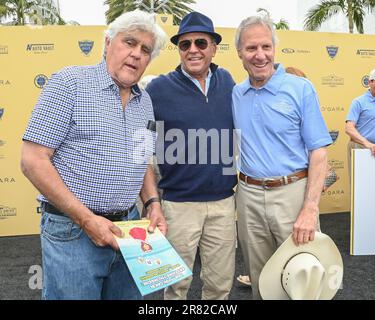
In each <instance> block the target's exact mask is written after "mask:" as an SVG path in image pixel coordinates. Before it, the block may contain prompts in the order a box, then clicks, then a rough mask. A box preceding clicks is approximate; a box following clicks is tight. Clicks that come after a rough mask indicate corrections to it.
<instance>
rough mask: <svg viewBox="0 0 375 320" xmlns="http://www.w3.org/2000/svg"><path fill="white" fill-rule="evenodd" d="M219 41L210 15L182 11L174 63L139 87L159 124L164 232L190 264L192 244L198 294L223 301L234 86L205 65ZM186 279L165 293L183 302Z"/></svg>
mask: <svg viewBox="0 0 375 320" xmlns="http://www.w3.org/2000/svg"><path fill="white" fill-rule="evenodd" d="M221 40H222V38H221V36H220V35H219V34H218V33H216V32H215V29H214V26H213V23H212V21H211V19H210V18H208V17H206V16H205V15H203V14H201V13H198V12H192V13H190V14H188V15H187V16H185V17H184V19H183V20H182V21H181V25H180V27H179V30H178V33H177V34H176V35H174V36H173V37H172V38H171V42H172V43H173V44H175V45H177V47H178V52H179V55H180V61H181V63H180V65H179V66H178V67H177V68H176V70H174V71H172V72H170V73H168V74H167V75H161V76H159V77H158V78H156V79H154V80H153V81H152V82H150V83H149V85H148V86H147V88H146V90H147V91H148V93H149V94H150V96H151V99H152V103H153V106H154V112H155V119H156V120H157V121H158V142H157V147H156V150H157V151H156V153H157V155H156V156H157V159H158V164H159V168H160V174H161V180H160V182H159V187H160V188H161V189H163V200H162V206H163V210H164V214H165V217H166V220H167V222H168V233H167V237H168V239H169V240H170V242H171V243H172V245H173V246H174V247H175V249H176V250H177V251H178V253H179V254H180V255H181V257H182V258H183V259H184V261H185V262H186V263H187V265H188V266H189V267H190V268H191V269H192V268H193V266H194V261H195V256H196V253H197V249H198V247H199V253H200V258H201V262H202V269H201V270H202V271H201V279H202V281H203V288H202V299H228V296H229V293H230V290H231V287H232V284H233V277H234V264H235V243H236V228H235V204H234V198H233V188H234V187H235V185H236V184H237V175H236V170H235V168H234V165H233V119H232V111H231V102H232V98H231V92H232V88H233V86H234V84H235V83H234V81H233V78H232V77H231V75H230V74H229V73H228V71H226V70H224V69H222V68H219V67H218V66H217V65H215V64H213V63H212V59H213V57H214V56H215V53H216V50H217V44H219V43H220V42H221ZM223 133H224V134H223ZM203 140H204V141H203ZM223 155H225V156H223ZM191 280H192V278H191V277H190V278H188V279H185V280H182V281H180V282H178V283H177V284H174V285H172V286H170V287H168V288H167V289H166V290H165V293H164V298H165V299H186V298H187V292H188V290H189V287H190V284H191Z"/></svg>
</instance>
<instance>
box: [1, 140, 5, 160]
mask: <svg viewBox="0 0 375 320" xmlns="http://www.w3.org/2000/svg"><path fill="white" fill-rule="evenodd" d="M4 144H5V141H4V140H0V147H2V146H3V145H4ZM0 151H1V150H0ZM4 158H5V156H4V155H3V154H2V153H1V152H0V160H1V159H4Z"/></svg>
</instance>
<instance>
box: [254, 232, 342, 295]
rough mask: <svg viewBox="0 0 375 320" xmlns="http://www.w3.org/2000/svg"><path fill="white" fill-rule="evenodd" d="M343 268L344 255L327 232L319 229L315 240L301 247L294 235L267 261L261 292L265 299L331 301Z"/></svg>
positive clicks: (337, 287) (260, 283) (339, 282)
mask: <svg viewBox="0 0 375 320" xmlns="http://www.w3.org/2000/svg"><path fill="white" fill-rule="evenodd" d="M343 270H344V269H343V263H342V258H341V254H340V252H339V250H338V249H337V247H336V245H335V243H334V242H333V240H332V239H331V238H330V237H329V236H327V235H326V234H324V233H321V232H315V238H314V241H310V242H309V243H307V244H303V245H299V246H298V247H297V246H296V245H295V244H294V242H293V239H292V235H290V236H289V237H288V238H287V239H286V240H285V241H284V243H283V244H282V245H281V246H280V247H279V248H278V249H277V250H276V252H275V253H274V254H273V255H272V257H271V258H270V259H269V260H268V261H267V263H266V264H265V266H264V268H263V270H262V272H261V274H260V277H259V291H260V294H261V296H262V298H263V299H265V300H287V299H291V300H330V299H332V298H333V297H334V296H335V294H336V292H337V290H338V289H339V287H340V285H341V282H342V278H343Z"/></svg>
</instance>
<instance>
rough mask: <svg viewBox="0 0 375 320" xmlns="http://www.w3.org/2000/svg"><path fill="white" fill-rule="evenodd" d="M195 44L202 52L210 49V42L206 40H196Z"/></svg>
mask: <svg viewBox="0 0 375 320" xmlns="http://www.w3.org/2000/svg"><path fill="white" fill-rule="evenodd" d="M194 43H195V45H196V46H197V48H199V49H200V50H204V49H206V48H207V47H208V42H207V40H206V39H196V40H195V41H194Z"/></svg>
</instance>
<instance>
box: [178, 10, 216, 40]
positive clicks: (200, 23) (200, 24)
mask: <svg viewBox="0 0 375 320" xmlns="http://www.w3.org/2000/svg"><path fill="white" fill-rule="evenodd" d="M190 32H203V33H208V34H210V35H211V36H212V37H213V38H214V39H215V42H216V44H219V43H220V42H221V35H220V34H218V33H216V32H215V30H214V24H213V23H212V20H211V19H210V18H209V17H206V16H205V15H203V14H201V13H199V12H190V13H189V14H188V15H186V16H185V17H184V18H183V19H182V21H181V24H180V28H179V30H178V33H177V34H176V35H174V36H173V37H172V38H171V42H172V43H173V44H175V45H177V43H178V38H179V37H180V36H181V35H182V34H185V33H190Z"/></svg>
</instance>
